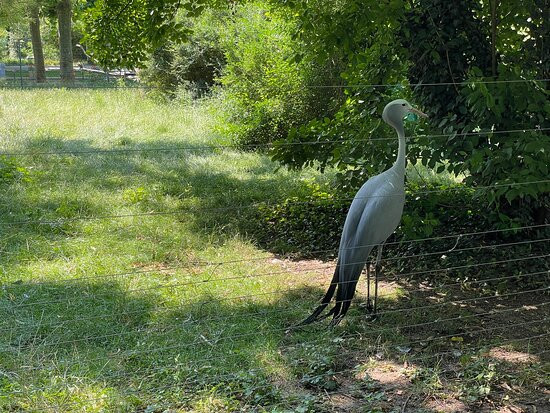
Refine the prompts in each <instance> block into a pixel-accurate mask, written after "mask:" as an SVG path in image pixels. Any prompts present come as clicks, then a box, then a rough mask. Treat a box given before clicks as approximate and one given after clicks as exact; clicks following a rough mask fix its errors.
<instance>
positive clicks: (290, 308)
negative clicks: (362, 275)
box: [0, 271, 550, 351]
mask: <svg viewBox="0 0 550 413" xmlns="http://www.w3.org/2000/svg"><path fill="white" fill-rule="evenodd" d="M541 274H546V275H549V274H550V272H549V271H539V272H533V273H527V274H516V275H511V276H504V277H493V278H490V279H485V280H475V281H469V282H468V284H481V283H484V282H494V281H501V280H507V279H511V278H520V279H521V278H523V277H527V276H534V275H541ZM462 284H464V283H463V282H456V283H447V284H442V285H439V286H437V287H435V288H433V289H440V288H443V287H447V288H448V287H455V286H460V285H462ZM427 290H428V291H429V289H426V288H425V287H424V288H416V289H411V290H406V291H404V293H405V294H410V293H413V292H426V291H427ZM535 291H536V290H535ZM543 291H544V289H543ZM514 294H516V295H521V294H523V292H522V291H518V292H514V293H511V295H512V296H513V295H514ZM386 296H392V293H387V294H379V295H378V297H386ZM494 297H495V298H498V297H500V296H499V295H495V296H494ZM447 303H450V304H452V303H453V302H447ZM438 304H440V303H438ZM540 305H543V306H544V305H547V304H546V303H544V304H540ZM408 309H409V310H411V311H412V310H413V309H414V307H409V308H408ZM516 309H517V308H516ZM297 310H303V306H301V305H290V306H287V307H286V308H284V309H279V310H271V311H261V312H250V313H246V314H243V315H224V316H215V317H205V318H196V319H194V320H187V321H185V322H184V323H183V324H182V325H180V326H176V327H174V328H170V329H162V328H158V329H157V330H151V329H148V328H147V327H148V326H154V325H156V324H157V322H150V323H146V324H145V325H142V326H141V330H139V331H137V332H136V331H132V330H130V331H125V332H119V333H111V334H105V335H99V336H86V337H80V338H77V339H72V340H65V341H56V342H50V343H40V344H39V345H40V346H45V347H49V346H57V345H67V344H75V343H79V342H85V341H95V340H103V339H112V338H115V337H123V336H127V335H132V334H136V333H151V332H159V333H162V334H161V335H162V336H164V335H170V334H172V333H174V332H177V331H178V330H181V329H183V328H190V327H192V326H198V325H200V324H205V323H206V324H208V323H211V322H215V321H221V320H228V321H230V320H231V321H232V322H239V321H240V320H241V319H243V318H246V319H254V318H255V317H256V316H261V317H258V319H262V318H263V317H271V316H273V315H277V316H280V315H290V314H294V313H295V312H296V311H297ZM391 310H392V309H388V310H384V311H385V312H386V313H387V312H388V311H391ZM399 310H400V309H399ZM384 311H383V312H381V313H380V314H384ZM507 311H511V310H501V311H496V312H495V311H493V312H488V313H485V314H486V315H489V314H497V313H500V312H507ZM357 317H361V316H357ZM463 317H464V318H468V317H469V316H459V317H455V318H452V319H450V320H449V319H447V320H436V321H431V322H428V323H427V324H426V325H428V324H432V323H439V322H443V321H451V320H456V319H460V318H463ZM349 318H350V319H353V318H355V316H353V315H350V316H349ZM81 321H82V319H71V320H67V321H65V322H58V323H56V324H53V323H52V324H47V323H44V324H42V323H40V324H38V325H33V326H32V328H52V329H56V330H57V329H59V328H61V327H63V326H65V325H66V324H67V323H68V322H81ZM424 324H425V323H423V324H422V325H424ZM29 327H30V326H28V325H21V326H19V329H21V330H25V329H28V328H29ZM299 327H300V326H298V328H299ZM407 327H411V326H409V325H405V326H399V328H407ZM415 327H419V325H415ZM287 328H288V327H287ZM290 328H293V327H290ZM16 330H17V329H16V328H6V329H3V330H0V332H5V333H8V332H12V333H13V332H14V331H16ZM375 331H376V330H375ZM232 338H233V337H230V338H229V339H232ZM200 341H201V340H198V341H197V342H195V343H191V344H190V345H191V346H192V345H193V344H199V343H200ZM33 345H36V343H33V344H32V345H29V347H30V346H33ZM24 347H25V346H16V348H17V349H18V351H19V350H21V349H22V348H24ZM9 349H13V346H7V347H5V348H4V350H9Z"/></svg>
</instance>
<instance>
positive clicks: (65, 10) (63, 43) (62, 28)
mask: <svg viewBox="0 0 550 413" xmlns="http://www.w3.org/2000/svg"><path fill="white" fill-rule="evenodd" d="M71 14H72V13H71V0H59V2H58V3H57V22H58V34H59V64H60V66H61V82H62V83H67V84H70V83H73V82H74V70H73V42H72V36H71Z"/></svg>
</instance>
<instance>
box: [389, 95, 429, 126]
mask: <svg viewBox="0 0 550 413" xmlns="http://www.w3.org/2000/svg"><path fill="white" fill-rule="evenodd" d="M409 113H414V114H416V115H419V116H422V117H424V118H427V117H428V115H426V114H425V113H423V112H421V111H419V110H418V109H416V108H413V107H412V106H411V104H410V103H409V102H407V101H406V100H405V99H396V100H392V101H391V102H390V103H388V104H387V105H386V107H385V108H384V111H383V112H382V119H384V122H386V123H387V124H389V125H391V126H393V127H394V128H395V127H396V126H397V125H402V124H403V118H405V116H407V115H408V114H409Z"/></svg>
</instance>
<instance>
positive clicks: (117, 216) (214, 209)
mask: <svg viewBox="0 0 550 413" xmlns="http://www.w3.org/2000/svg"><path fill="white" fill-rule="evenodd" d="M536 184H550V179H541V180H535V181H526V182H508V183H500V184H493V185H485V186H481V185H480V186H477V187H475V188H473V189H475V190H486V189H495V188H506V187H516V186H521V185H536ZM464 189H465V188H463V187H450V188H442V189H433V190H424V191H411V192H408V193H406V195H408V196H414V195H426V194H434V193H444V192H452V191H463V190H464ZM402 196H403V195H402V194H399V195H393V194H392V195H370V196H359V197H357V196H356V197H344V198H332V199H331V200H332V201H335V202H343V201H353V200H355V199H379V198H392V197H402ZM289 203H290V204H292V205H308V204H310V203H311V201H295V202H294V201H292V202H289ZM275 205H279V204H278V203H275V202H265V201H264V202H252V203H249V204H246V205H235V206H230V207H229V206H228V207H212V208H199V210H200V211H201V212H203V213H204V212H226V211H235V210H244V209H248V208H257V207H260V206H263V207H269V206H275ZM193 210H194V208H189V209H186V210H180V211H153V212H137V213H130V214H113V215H98V216H81V217H72V218H57V219H50V220H44V219H37V220H24V221H13V222H5V221H4V222H0V226H2V225H8V226H10V225H60V224H63V223H65V222H75V221H94V220H110V219H121V218H134V217H148V216H153V217H154V216H174V215H185V214H186V213H189V212H190V211H193Z"/></svg>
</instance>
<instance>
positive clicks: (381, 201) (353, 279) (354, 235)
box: [337, 170, 405, 301]
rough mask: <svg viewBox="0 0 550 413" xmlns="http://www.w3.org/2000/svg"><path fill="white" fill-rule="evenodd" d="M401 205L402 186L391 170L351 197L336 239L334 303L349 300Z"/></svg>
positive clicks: (397, 218) (393, 225)
mask: <svg viewBox="0 0 550 413" xmlns="http://www.w3.org/2000/svg"><path fill="white" fill-rule="evenodd" d="M404 203H405V194H404V191H403V187H402V185H400V184H399V182H398V181H396V180H395V179H394V175H393V174H392V173H391V170H388V171H386V172H384V173H383V174H380V175H377V176H375V177H373V178H371V179H369V180H368V181H367V182H366V183H365V185H363V187H362V188H361V189H360V190H359V192H358V193H357V195H356V196H355V198H354V200H353V202H352V204H351V207H350V210H349V212H348V216H347V218H346V223H345V224H344V230H343V232H342V238H341V240H340V250H339V260H340V276H339V283H340V286H341V288H339V290H338V294H337V300H340V301H343V300H350V299H351V298H352V297H353V294H354V292H355V286H356V283H357V280H359V277H360V276H361V271H362V270H363V267H364V266H365V262H366V261H367V259H368V256H369V254H370V252H371V251H372V249H373V248H374V246H376V245H377V244H380V243H383V242H384V241H385V240H386V239H387V238H388V237H389V236H390V235H391V234H392V232H393V231H394V230H395V228H396V227H397V226H398V225H399V221H400V220H401V215H402V212H403V205H404Z"/></svg>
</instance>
